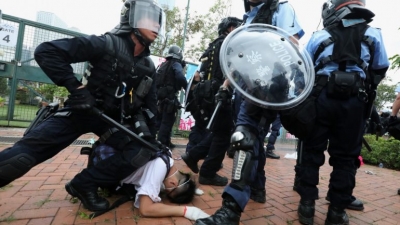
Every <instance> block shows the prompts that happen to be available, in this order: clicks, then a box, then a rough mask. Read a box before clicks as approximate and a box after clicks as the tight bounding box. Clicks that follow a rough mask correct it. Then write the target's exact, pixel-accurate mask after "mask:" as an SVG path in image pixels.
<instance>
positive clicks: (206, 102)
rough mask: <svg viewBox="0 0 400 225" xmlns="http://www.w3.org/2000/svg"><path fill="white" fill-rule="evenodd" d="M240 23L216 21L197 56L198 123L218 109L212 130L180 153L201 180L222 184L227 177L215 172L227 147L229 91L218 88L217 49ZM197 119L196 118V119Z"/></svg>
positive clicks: (207, 120)
mask: <svg viewBox="0 0 400 225" xmlns="http://www.w3.org/2000/svg"><path fill="white" fill-rule="evenodd" d="M240 24H241V20H240V19H238V18H236V17H227V18H224V19H222V21H221V23H220V24H219V25H218V35H219V36H218V38H217V39H215V40H214V41H213V42H212V43H210V44H209V46H208V48H207V50H206V51H205V52H204V53H203V55H202V56H201V57H200V60H201V61H202V64H201V68H200V74H203V78H202V80H201V81H200V82H199V83H197V84H196V86H195V88H194V90H193V97H194V99H195V104H196V105H197V108H198V112H200V115H199V118H198V119H199V120H201V121H200V123H204V122H205V123H207V124H208V123H210V118H211V116H212V114H213V112H214V111H215V110H217V111H216V112H215V117H214V118H213V120H211V123H212V124H210V125H211V127H210V130H211V133H209V134H207V136H206V138H205V139H204V140H203V141H201V142H200V143H199V144H197V145H196V146H195V147H193V148H192V149H191V150H190V151H188V152H187V153H185V154H184V155H182V159H183V160H184V161H185V163H186V164H187V165H188V166H189V168H190V169H191V170H192V171H193V172H195V173H198V172H200V174H199V183H200V184H208V185H216V186H225V185H226V184H227V183H228V178H226V177H222V176H220V175H218V174H217V172H218V170H219V169H220V168H221V163H222V161H223V159H224V157H225V153H226V150H227V149H228V148H229V143H230V141H229V139H230V134H231V130H232V127H233V118H232V108H231V105H230V103H231V97H232V95H231V91H230V90H229V89H227V88H220V87H221V85H222V84H223V83H224V81H225V78H224V74H223V73H222V70H221V67H220V61H219V51H220V48H221V45H222V42H223V41H224V39H225V38H226V36H227V35H228V34H229V33H230V32H231V31H233V30H234V29H235V28H236V27H238V26H239V25H240ZM216 103H217V104H218V108H217V107H216ZM198 119H196V123H197V120H198ZM204 158H205V160H204V162H203V164H202V166H201V168H200V170H199V168H198V166H197V163H198V161H199V160H201V159H204Z"/></svg>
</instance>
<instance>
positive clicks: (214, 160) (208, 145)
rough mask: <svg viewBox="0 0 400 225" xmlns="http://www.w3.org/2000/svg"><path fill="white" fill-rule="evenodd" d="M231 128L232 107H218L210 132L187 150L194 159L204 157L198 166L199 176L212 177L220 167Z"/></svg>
mask: <svg viewBox="0 0 400 225" xmlns="http://www.w3.org/2000/svg"><path fill="white" fill-rule="evenodd" d="M196 123H197V121H196ZM232 128H233V118H232V109H231V108H230V107H226V108H220V109H219V111H218V112H217V114H216V116H215V118H214V120H213V124H212V127H211V133H208V134H206V136H205V138H204V139H203V140H202V141H201V142H200V143H199V144H197V145H196V146H195V147H193V148H192V149H191V150H190V151H189V157H191V158H192V159H193V160H195V161H199V160H200V159H203V158H205V159H204V162H203V164H202V165H201V168H200V176H202V177H209V178H212V177H214V176H215V174H216V173H217V172H218V170H219V169H220V168H221V163H222V161H223V160H224V158H225V153H226V151H227V150H228V148H229V145H230V136H231V133H232Z"/></svg>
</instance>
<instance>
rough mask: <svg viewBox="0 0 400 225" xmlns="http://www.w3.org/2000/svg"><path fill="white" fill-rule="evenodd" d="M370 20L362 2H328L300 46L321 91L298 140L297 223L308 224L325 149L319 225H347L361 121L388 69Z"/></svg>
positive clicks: (380, 42)
mask: <svg viewBox="0 0 400 225" xmlns="http://www.w3.org/2000/svg"><path fill="white" fill-rule="evenodd" d="M373 17H374V13H373V12H371V11H370V10H368V9H367V8H365V0H357V1H350V0H328V1H326V2H325V3H324V4H323V7H322V20H323V25H324V29H323V30H321V31H317V32H314V33H313V35H312V37H311V39H310V41H309V42H308V44H307V46H306V49H307V51H308V52H309V53H310V55H311V56H312V58H313V59H314V65H315V74H316V79H315V80H316V81H317V82H318V84H320V85H321V86H322V89H321V90H320V93H319V95H318V96H317V98H316V102H315V104H316V111H317V116H316V123H315V126H314V127H313V129H312V131H311V134H310V135H309V136H308V137H306V138H304V140H303V152H302V163H301V164H300V165H299V166H300V168H299V171H298V176H299V178H300V180H299V185H298V186H297V188H296V190H297V192H298V193H299V194H300V196H301V200H300V204H299V207H298V216H299V220H300V222H301V223H303V224H313V218H314V212H315V199H317V198H318V188H317V185H318V179H319V175H318V174H319V168H320V167H321V166H322V165H323V164H324V162H325V154H324V151H325V150H326V149H327V150H328V153H329V155H330V158H329V164H330V165H331V166H332V167H333V171H332V173H331V175H330V182H329V190H328V194H327V198H328V199H329V200H330V205H329V209H328V213H327V216H326V220H325V224H327V225H330V224H349V218H348V216H347V214H346V211H345V208H346V207H348V206H349V205H350V204H352V203H353V202H354V200H355V199H354V197H353V196H352V193H353V189H354V187H355V185H356V180H355V175H356V172H357V168H358V167H359V166H360V161H359V159H358V157H359V155H360V152H361V145H362V137H363V134H364V128H365V122H366V119H368V117H369V115H370V113H371V110H372V107H373V100H374V98H375V94H376V93H375V91H376V86H377V85H378V84H379V82H380V80H381V79H383V78H384V77H385V74H386V71H387V69H388V67H389V61H388V58H387V54H386V50H385V46H384V44H383V41H382V35H381V31H380V30H379V29H376V28H372V27H369V26H368V23H369V22H371V21H372V18H373ZM328 78H329V79H328ZM328 142H329V144H328Z"/></svg>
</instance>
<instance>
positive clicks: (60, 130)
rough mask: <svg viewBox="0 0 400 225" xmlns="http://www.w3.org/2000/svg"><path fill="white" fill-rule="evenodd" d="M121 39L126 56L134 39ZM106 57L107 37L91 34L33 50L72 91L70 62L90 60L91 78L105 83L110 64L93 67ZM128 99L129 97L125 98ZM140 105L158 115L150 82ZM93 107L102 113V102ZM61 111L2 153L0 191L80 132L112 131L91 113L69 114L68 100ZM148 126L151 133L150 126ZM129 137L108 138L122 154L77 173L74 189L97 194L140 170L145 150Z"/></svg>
mask: <svg viewBox="0 0 400 225" xmlns="http://www.w3.org/2000/svg"><path fill="white" fill-rule="evenodd" d="M125 38H126V42H127V45H126V46H127V48H128V50H127V52H131V51H133V49H134V43H133V41H132V40H131V39H130V37H129V35H126V36H125ZM106 54H107V52H106V38H105V36H94V35H92V36H87V37H77V38H72V39H60V40H54V41H51V42H45V43H42V44H41V45H39V46H38V47H37V48H36V51H35V59H36V61H37V62H38V64H39V65H40V67H41V68H42V69H43V71H44V72H45V73H46V74H47V75H48V76H49V77H50V79H51V80H52V81H53V82H54V83H55V84H57V85H60V86H65V87H67V89H68V90H69V91H70V92H71V90H74V89H76V88H77V87H79V86H81V85H82V84H81V83H80V82H79V81H78V80H77V79H76V78H75V76H74V74H73V69H72V67H71V65H70V64H71V63H77V62H85V61H89V62H90V63H91V64H92V65H93V66H94V67H93V69H92V70H91V72H92V75H91V76H94V75H95V76H97V77H101V78H104V79H105V78H106V77H107V76H109V75H112V74H114V73H115V72H113V70H112V63H111V62H110V63H109V64H107V63H102V65H103V66H98V64H97V63H98V62H101V61H102V60H103V56H104V55H106ZM149 55H150V50H149V48H146V50H145V51H143V52H142V53H141V54H140V55H138V56H136V57H134V60H135V61H138V60H140V59H142V58H144V57H148V56H149ZM151 65H153V64H151ZM152 67H153V68H150V71H153V72H152V73H154V72H155V68H154V65H153V66H152ZM128 85H129V84H128ZM128 91H129V90H128ZM92 94H93V95H94V94H95V93H92ZM126 97H127V99H129V96H128V95H127V96H126ZM143 103H144V105H145V106H146V107H147V108H148V109H150V111H152V112H153V113H154V114H155V113H156V110H157V105H156V94H155V85H154V83H153V85H152V87H151V89H150V91H149V93H148V94H147V95H146V96H145V98H144V99H143ZM97 107H99V108H100V109H101V105H100V104H98V105H97ZM60 111H61V112H60V113H56V114H55V115H54V116H52V117H50V118H48V119H47V120H45V121H44V122H42V123H41V124H40V125H39V126H37V127H36V128H34V129H32V130H31V131H30V132H29V133H27V134H26V135H25V136H24V137H23V138H22V139H21V140H20V141H18V142H17V143H15V144H14V145H13V146H12V147H9V148H7V149H5V150H4V151H1V152H0V168H2V167H3V168H8V169H7V172H6V173H1V172H0V187H3V186H5V185H7V184H8V183H10V182H12V181H13V180H15V179H16V178H18V177H21V176H23V175H24V174H25V173H27V172H28V171H29V170H30V169H31V168H33V167H34V166H35V165H37V164H39V163H41V162H43V161H45V160H47V159H49V158H51V157H53V156H54V155H56V154H57V153H59V152H60V151H61V150H63V149H64V148H65V147H67V146H68V145H70V144H71V143H72V142H73V141H75V140H76V139H77V138H78V137H80V136H81V135H82V134H85V133H88V132H93V133H95V134H96V135H98V136H101V135H103V134H104V133H106V132H107V131H108V130H109V129H110V128H111V127H110V126H109V125H108V124H107V123H106V122H104V121H102V120H101V119H100V118H99V117H98V116H96V115H93V114H92V113H90V112H89V111H72V110H71V109H70V108H68V101H67V102H66V108H64V109H61V110H60ZM119 115H120V114H119V113H118V114H109V116H110V117H112V118H114V119H118V121H119V119H120V118H119ZM153 122H155V121H153ZM148 125H149V127H150V130H152V131H153V133H154V132H155V129H154V123H149V124H148ZM152 125H153V126H152ZM127 139H128V137H127V135H125V134H124V133H122V132H116V133H114V134H112V135H111V137H110V138H109V139H107V141H106V144H108V145H110V146H112V147H113V148H115V149H116V150H118V151H122V152H123V154H115V155H113V156H111V157H109V158H107V159H106V160H104V161H101V162H100V163H98V164H97V165H96V166H93V167H90V168H87V169H84V170H83V171H82V172H81V173H79V174H78V175H76V177H75V178H74V179H73V180H72V182H71V183H72V184H74V183H75V184H76V185H74V186H79V187H81V188H82V189H84V190H86V191H94V192H96V191H97V188H98V187H99V186H101V187H107V186H112V185H115V184H117V183H118V182H119V181H120V180H121V179H123V178H125V177H127V176H128V175H129V174H131V173H132V171H134V170H135V169H136V168H137V167H138V166H139V165H137V166H134V165H132V163H131V161H132V159H134V158H135V157H136V156H137V155H138V153H139V151H140V150H141V149H143V146H142V145H141V144H139V143H137V142H135V141H130V142H128V143H126V140H127ZM121 143H126V144H125V145H122V144H121ZM0 170H2V169H0Z"/></svg>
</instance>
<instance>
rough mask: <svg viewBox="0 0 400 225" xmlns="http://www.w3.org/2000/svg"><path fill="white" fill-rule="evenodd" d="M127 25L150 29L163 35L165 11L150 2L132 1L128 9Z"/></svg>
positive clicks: (160, 35) (162, 36)
mask: <svg viewBox="0 0 400 225" xmlns="http://www.w3.org/2000/svg"><path fill="white" fill-rule="evenodd" d="M129 25H130V26H131V27H132V28H142V29H147V30H151V31H153V32H155V33H157V34H158V36H159V37H161V38H164V37H165V13H164V11H163V10H162V8H160V7H159V6H158V5H156V4H153V3H151V2H143V1H134V2H132V4H131V6H130V10H129Z"/></svg>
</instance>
